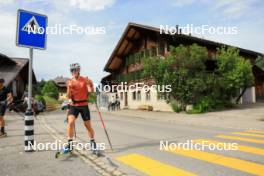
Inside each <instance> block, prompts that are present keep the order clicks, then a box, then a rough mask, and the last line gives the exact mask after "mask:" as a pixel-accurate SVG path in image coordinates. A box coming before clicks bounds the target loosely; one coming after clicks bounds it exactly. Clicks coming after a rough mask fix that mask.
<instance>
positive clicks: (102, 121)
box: [95, 103, 114, 151]
mask: <svg viewBox="0 0 264 176" xmlns="http://www.w3.org/2000/svg"><path fill="white" fill-rule="evenodd" d="M95 106H96V110H97V112H98V114H99V117H100V120H101V122H102V124H103V128H104V131H105V135H106V137H107V140H108V143H109V145H110V148H111V150H112V151H114V150H113V147H112V144H111V141H110V138H109V135H108V133H107V130H106V127H105V124H104V121H103V118H102V115H101V112H100V111H99V108H98V106H97V103H95Z"/></svg>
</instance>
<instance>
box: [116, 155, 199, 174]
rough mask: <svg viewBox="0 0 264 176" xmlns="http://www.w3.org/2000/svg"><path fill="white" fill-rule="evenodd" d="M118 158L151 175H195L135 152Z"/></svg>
mask: <svg viewBox="0 0 264 176" xmlns="http://www.w3.org/2000/svg"><path fill="white" fill-rule="evenodd" d="M116 159H117V160H119V161H121V162H123V163H125V164H126V165H129V166H131V167H133V168H135V169H137V170H139V171H141V172H143V173H145V174H147V175H150V176H161V175H162V176H175V175H177V176H195V174H193V173H190V172H187V171H185V170H182V169H179V168H176V167H173V166H171V165H168V164H164V163H161V162H159V161H156V160H153V159H151V158H148V157H145V156H143V155H139V154H135V153H132V154H128V155H124V156H120V157H117V158H116Z"/></svg>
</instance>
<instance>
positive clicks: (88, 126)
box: [83, 120, 94, 139]
mask: <svg viewBox="0 0 264 176" xmlns="http://www.w3.org/2000/svg"><path fill="white" fill-rule="evenodd" d="M83 123H84V126H85V127H86V129H87V132H88V136H89V137H90V138H91V139H94V130H93V128H92V125H91V120H86V121H83Z"/></svg>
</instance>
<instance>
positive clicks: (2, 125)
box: [0, 116, 5, 134]
mask: <svg viewBox="0 0 264 176" xmlns="http://www.w3.org/2000/svg"><path fill="white" fill-rule="evenodd" d="M0 128H1V133H2V134H4V133H5V119H4V116H0Z"/></svg>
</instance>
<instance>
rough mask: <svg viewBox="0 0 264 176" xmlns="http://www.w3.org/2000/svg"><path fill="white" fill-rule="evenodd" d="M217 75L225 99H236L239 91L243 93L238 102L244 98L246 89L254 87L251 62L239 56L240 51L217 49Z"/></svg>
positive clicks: (231, 48)
mask: <svg viewBox="0 0 264 176" xmlns="http://www.w3.org/2000/svg"><path fill="white" fill-rule="evenodd" d="M216 61H217V67H218V68H217V70H216V72H217V75H218V79H219V83H221V84H219V87H220V89H221V90H222V96H223V98H226V99H230V98H232V97H236V96H237V93H238V90H240V88H242V93H241V94H240V95H239V96H238V98H237V99H236V102H238V101H239V99H240V98H241V97H242V96H243V94H244V92H245V91H246V89H247V88H248V87H250V86H252V85H253V83H254V75H253V72H252V65H251V64H250V62H249V60H246V59H244V58H243V57H242V56H240V55H239V50H238V49H236V48H233V47H222V48H218V49H217V54H216Z"/></svg>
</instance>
